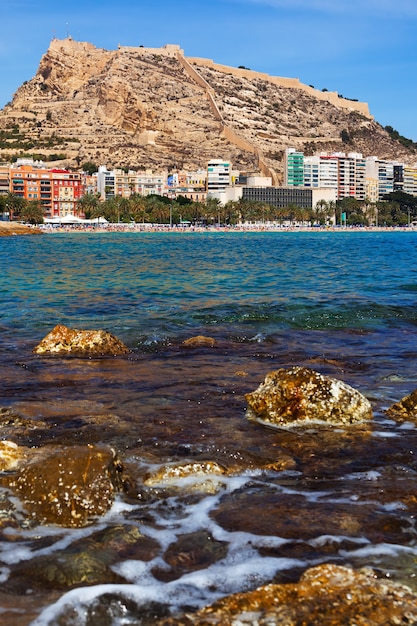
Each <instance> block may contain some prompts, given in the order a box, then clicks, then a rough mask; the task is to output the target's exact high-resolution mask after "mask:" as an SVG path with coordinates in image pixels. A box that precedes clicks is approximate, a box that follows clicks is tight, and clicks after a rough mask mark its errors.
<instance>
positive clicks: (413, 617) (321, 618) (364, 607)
mask: <svg viewBox="0 0 417 626" xmlns="http://www.w3.org/2000/svg"><path fill="white" fill-rule="evenodd" d="M416 622H417V596H416V595H415V594H413V593H412V592H411V590H410V589H408V587H403V586H401V585H398V584H395V583H392V582H388V581H386V580H377V579H376V577H375V575H374V573H373V572H372V571H371V570H369V569H366V570H360V571H354V570H351V569H348V568H346V567H340V566H337V565H327V564H326V565H319V566H318V567H313V568H311V569H309V570H307V571H306V572H305V573H304V575H303V576H302V577H301V579H300V581H299V582H298V583H296V584H285V585H266V586H264V587H260V588H259V589H256V590H255V591H249V592H247V593H237V594H234V595H232V596H228V597H227V598H223V599H222V600H219V601H218V602H215V603H214V604H213V605H211V606H208V607H205V608H203V609H201V610H200V611H198V612H197V613H195V614H194V615H190V614H188V615H187V616H184V618H182V619H181V620H176V619H172V620H169V619H168V620H163V621H160V622H159V624H160V625H162V624H164V625H166V626H168V625H169V624H172V625H173V624H182V625H184V626H186V625H191V624H192V625H193V626H202V625H203V624H204V625H205V626H206V625H208V624H221V625H222V626H231V625H232V624H239V625H241V626H246V625H247V626H252V624H258V625H259V626H267V625H270V624H279V625H280V626H294V625H296V624H297V625H300V626H301V625H302V626H317V624H327V625H329V626H339V625H340V624H352V625H353V624H356V625H358V626H359V625H361V626H386V625H387V624H415V623H416Z"/></svg>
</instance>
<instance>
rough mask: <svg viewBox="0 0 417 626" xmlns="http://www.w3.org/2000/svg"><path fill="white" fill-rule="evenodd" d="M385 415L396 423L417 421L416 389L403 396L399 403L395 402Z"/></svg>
mask: <svg viewBox="0 0 417 626" xmlns="http://www.w3.org/2000/svg"><path fill="white" fill-rule="evenodd" d="M386 414H387V415H388V416H389V417H391V418H392V419H394V420H397V421H404V422H405V421H409V420H412V421H416V420H417V389H415V390H414V391H413V392H412V393H410V394H408V395H407V396H404V398H402V399H401V400H400V401H399V402H395V403H394V404H393V405H392V406H390V407H389V409H387V410H386Z"/></svg>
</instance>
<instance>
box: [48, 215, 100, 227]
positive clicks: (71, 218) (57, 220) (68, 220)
mask: <svg viewBox="0 0 417 626" xmlns="http://www.w3.org/2000/svg"><path fill="white" fill-rule="evenodd" d="M43 221H44V223H45V224H63V225H65V224H108V221H107V220H106V218H105V217H96V218H94V219H91V220H83V219H82V218H81V217H77V216H76V215H72V213H68V215H63V216H62V217H45V218H44V220H43Z"/></svg>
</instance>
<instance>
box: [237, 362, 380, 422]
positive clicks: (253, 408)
mask: <svg viewBox="0 0 417 626" xmlns="http://www.w3.org/2000/svg"><path fill="white" fill-rule="evenodd" d="M245 397H246V400H247V402H248V409H247V413H246V416H247V418H248V419H249V420H252V421H257V422H260V423H262V424H265V425H266V426H272V427H277V428H279V427H282V426H300V425H305V424H306V423H308V422H310V421H314V422H326V423H327V424H332V425H336V426H338V425H339V426H347V425H349V424H354V423H358V422H363V421H366V420H369V419H371V418H372V408H371V405H370V403H369V401H368V400H367V399H366V398H365V397H364V396H363V395H362V394H361V393H359V392H358V391H356V390H355V389H353V387H350V386H349V385H347V384H346V383H344V382H342V381H340V380H337V379H335V378H330V377H328V376H323V375H322V374H319V373H318V372H315V371H314V370H311V369H308V368H304V367H293V368H290V369H288V370H286V369H279V370H276V371H273V372H270V373H269V374H267V375H266V377H265V380H264V382H263V383H261V384H260V385H259V387H258V389H256V390H255V391H253V392H252V393H248V394H246V396H245Z"/></svg>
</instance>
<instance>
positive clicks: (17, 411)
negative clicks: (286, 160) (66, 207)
mask: <svg viewBox="0 0 417 626" xmlns="http://www.w3.org/2000/svg"><path fill="white" fill-rule="evenodd" d="M0 255H1V263H2V272H1V274H0V311H1V318H0V330H1V333H0V380H1V386H0V390H1V396H0V410H1V411H2V412H3V414H7V415H9V414H10V415H13V416H18V417H19V418H22V419H27V420H32V421H31V424H33V423H34V422H35V423H36V424H37V427H36V428H22V429H21V431H20V432H19V433H18V434H16V431H15V430H13V433H12V434H13V436H11V432H12V431H8V428H7V425H5V424H4V425H3V432H2V438H3V439H8V438H12V439H13V440H14V441H16V443H19V444H22V445H30V446H42V445H46V444H50V443H54V444H56V443H66V444H75V443H77V444H78V443H98V442H102V443H106V444H108V445H111V446H113V447H114V448H115V449H116V450H117V451H118V453H119V455H120V456H121V457H122V459H123V461H124V462H125V464H126V466H127V468H128V470H129V472H130V474H131V476H132V481H133V485H134V488H133V489H132V490H131V492H130V493H129V494H127V495H126V496H120V497H119V498H118V500H117V501H116V503H115V505H114V507H113V509H112V510H111V511H110V512H109V513H108V514H107V515H106V517H105V518H103V519H100V520H97V521H96V522H95V523H94V524H93V525H92V526H90V527H88V528H86V529H82V530H68V529H62V528H53V527H46V526H45V527H35V528H34V527H31V526H30V525H26V526H25V524H24V523H23V524H21V525H20V527H18V528H13V529H12V528H8V527H2V526H1V525H0V616H2V617H3V618H4V619H3V621H2V623H4V624H5V625H6V626H8V624H13V625H16V626H20V625H22V626H23V625H26V624H29V623H31V622H33V623H35V624H37V625H42V626H44V625H46V624H56V623H60V624H65V625H69V624H71V625H75V624H83V625H87V624H109V625H112V626H113V625H119V624H120V625H121V624H130V623H132V624H133V623H135V624H137V623H144V624H145V623H146V624H147V623H149V624H153V623H155V621H156V619H157V617H161V616H163V615H164V614H166V613H168V612H170V611H171V612H173V613H175V612H179V613H181V612H184V611H185V610H189V611H191V610H194V609H195V608H197V607H200V606H203V605H205V604H208V603H210V602H212V601H213V600H214V599H216V598H218V597H221V596H222V595H225V594H229V593H232V592H234V591H238V590H239V591H240V590H246V589H252V588H254V587H256V586H259V585H260V584H263V583H266V582H269V581H272V580H273V581H276V582H286V581H292V580H297V579H298V577H299V575H300V573H301V572H302V571H303V570H304V569H306V568H307V567H309V566H311V565H314V564H317V563H322V562H329V561H332V562H336V563H340V564H350V565H353V566H355V567H359V566H363V565H368V566H371V567H373V568H375V569H376V571H377V572H378V574H379V575H380V576H387V577H390V578H391V579H394V580H400V581H402V582H406V583H407V584H408V585H410V586H412V587H413V588H415V586H416V585H415V583H414V577H415V562H416V558H417V547H416V538H417V536H416V529H415V515H416V513H417V498H416V487H417V463H416V459H415V455H416V453H417V430H416V428H415V426H414V424H411V423H406V424H398V423H395V422H393V421H392V420H388V419H387V418H386V416H385V414H384V409H386V408H387V407H388V406H390V405H391V404H392V403H393V402H394V401H397V400H399V399H400V398H401V397H403V396H404V395H405V394H407V393H410V392H411V391H413V390H414V389H415V388H416V387H417V372H416V368H415V360H416V355H417V341H416V339H417V325H416V321H417V312H416V311H417V309H416V302H417V233H414V232H389V233H387V232H384V233H369V232H340V233H334V232H331V233H328V232H317V233H74V234H60V233H54V234H49V235H44V236H41V237H10V238H2V239H0ZM57 323H63V324H66V325H68V326H70V327H74V328H102V329H105V330H108V331H110V332H112V333H113V334H115V335H116V336H117V337H119V338H120V339H121V340H122V341H124V342H125V343H126V344H127V345H128V346H129V348H130V349H131V350H132V352H131V354H130V355H129V357H127V358H118V359H78V358H69V359H63V358H52V359H51V358H41V357H37V356H35V355H33V354H32V349H33V347H34V346H35V345H36V343H38V342H39V341H40V340H41V339H42V338H43V337H44V336H45V335H46V334H47V332H49V331H50V330H51V329H52V328H53V327H54V326H55V325H56V324H57ZM200 334H201V335H206V336H210V337H214V338H215V339H216V342H217V343H216V346H215V347H214V348H208V347H199V348H192V349H190V348H185V347H184V346H183V345H182V341H183V340H184V339H186V338H189V337H192V336H195V335H200ZM292 365H305V366H308V367H312V368H314V369H316V370H317V371H320V372H322V373H324V374H329V375H332V376H334V377H336V378H340V379H342V380H344V381H345V382H347V383H349V384H351V385H352V386H354V387H355V388H357V389H358V390H360V391H361V392H362V393H364V394H365V395H366V396H367V397H368V398H369V400H370V401H371V403H372V406H373V410H374V414H375V418H374V422H373V425H372V427H371V429H370V430H367V429H365V428H355V429H351V430H349V431H335V430H326V429H323V428H319V427H317V426H314V425H312V426H311V428H310V429H308V430H305V431H302V432H301V431H295V432H291V431H285V430H280V431H278V430H272V429H267V428H264V427H262V426H261V425H258V424H253V423H250V422H248V421H247V420H246V418H245V408H246V403H245V397H244V394H245V393H248V392H250V391H253V389H255V388H256V387H257V386H258V384H259V383H260V382H261V381H262V380H263V378H264V376H265V375H266V373H267V372H269V371H270V370H273V369H278V368H280V367H289V366H292ZM206 460H214V461H217V462H218V463H220V464H221V465H222V466H223V467H225V468H227V470H228V471H229V473H228V474H227V475H224V476H220V477H216V481H217V482H216V484H215V485H214V488H213V489H212V490H210V489H209V490H208V492H207V490H206V491H204V489H203V488H201V489H200V490H196V489H194V490H192V489H191V490H190V489H188V488H187V484H185V483H184V484H183V485H182V486H181V487H176V488H165V487H158V488H149V487H145V486H144V484H143V478H144V475H145V473H146V472H148V471H150V470H151V469H152V468H156V467H158V466H159V464H161V463H174V462H188V461H206ZM203 486H204V485H203ZM0 505H1V502H0ZM17 507H18V505H17ZM17 511H18V508H17ZM17 516H18V515H17ZM19 519H20V518H19ZM133 529H134V530H135V531H136V532H137V531H140V533H141V538H140V539H138V540H134V541H133V540H132V541H130V542H129V541H128V539H127V537H129V536H130V533H132V532H133ZM111 533H116V535H117V540H116V539H114V538H113V539H111V538H109V537H110V535H111ZM111 536H112V537H113V535H111ZM81 553H82V555H83V557H82V558H83V559H86V558H87V557H86V554H87V555H91V554H94V555H95V558H96V559H97V558H98V557H97V554H98V553H99V554H100V558H99V561H100V562H99V563H98V564H97V562H95V569H96V570H97V569H99V566H102V567H103V568H104V570H105V571H104V572H103V573H102V574H101V575H100V576H98V577H97V579H91V580H89V581H88V582H87V583H86V584H82V583H79V582H75V583H74V584H73V585H71V584H67V586H65V584H64V585H61V584H59V583H58V582H57V580H56V577H55V578H54V577H53V576H52V574H51V568H52V569H53V568H54V567H55V569H56V567H57V565H56V564H57V563H59V564H60V566H61V567H62V568H64V569H65V568H67V569H70V567H72V565H71V563H72V560H71V559H74V558H75V557H74V555H79V554H81ZM100 559H101V560H100ZM74 567H75V566H74ZM88 567H90V565H89V566H88ZM91 567H92V566H91ZM54 571H55V570H54ZM96 583H97V584H96ZM103 583H104V584H103ZM72 587H73V588H72ZM104 597H106V598H107V600H106V601H107V604H106V603H105V602H104V600H103V598H104ZM98 598H100V599H101V600H100V601H99V600H98ZM103 606H105V607H106V608H103ZM140 607H142V609H141V608H140ZM97 611H98V612H99V614H100V616H101V617H100V618H98V617H97V614H98V613H97ZM141 611H142V613H141ZM57 616H61V617H57ZM138 616H140V617H138ZM139 619H140V620H141V621H139ZM59 620H61V621H59Z"/></svg>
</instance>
